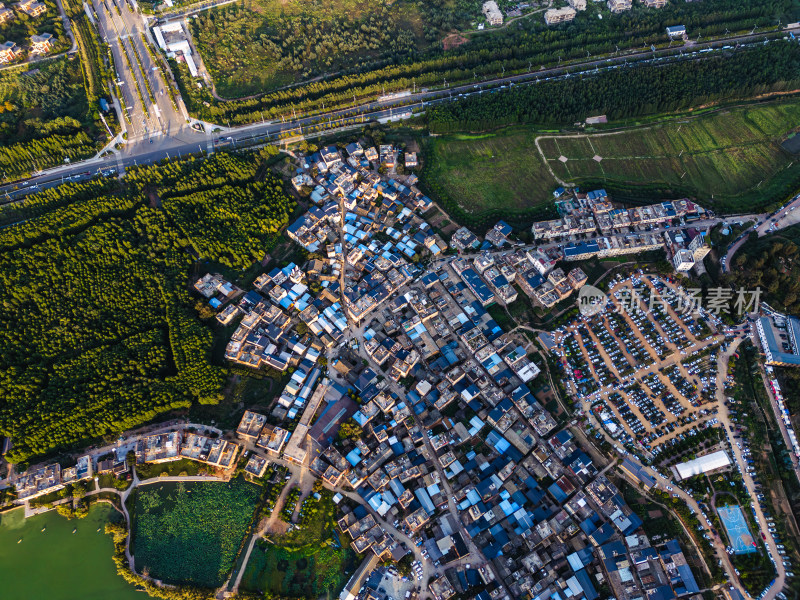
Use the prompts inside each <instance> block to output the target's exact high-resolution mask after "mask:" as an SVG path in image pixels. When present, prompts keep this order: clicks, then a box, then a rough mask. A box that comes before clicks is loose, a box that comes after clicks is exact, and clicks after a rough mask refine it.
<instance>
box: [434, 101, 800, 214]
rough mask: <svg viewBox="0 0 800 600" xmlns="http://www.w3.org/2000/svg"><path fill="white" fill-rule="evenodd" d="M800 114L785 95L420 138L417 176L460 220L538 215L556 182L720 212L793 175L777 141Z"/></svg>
mask: <svg viewBox="0 0 800 600" xmlns="http://www.w3.org/2000/svg"><path fill="white" fill-rule="evenodd" d="M798 120H800V101H797V100H792V101H776V102H773V103H770V104H759V105H754V106H743V107H738V108H732V109H728V110H723V111H719V112H714V113H710V114H706V115H703V116H699V117H687V118H685V119H680V120H669V121H666V122H664V123H661V124H657V125H647V126H637V127H631V128H627V129H623V130H621V131H619V132H614V133H589V134H585V135H580V134H565V135H549V134H544V135H540V134H539V133H538V131H537V129H536V128H534V127H526V126H516V127H513V128H509V129H505V130H502V131H500V132H498V133H496V134H490V135H483V136H481V137H480V138H478V139H470V138H469V137H466V138H465V136H462V135H458V134H455V135H444V136H440V137H436V138H432V139H430V140H429V141H428V143H427V152H426V160H427V161H428V164H427V165H426V171H425V175H424V178H423V180H424V184H425V185H426V186H429V187H431V188H432V191H433V193H434V195H435V196H436V197H437V199H438V198H440V197H445V204H446V205H447V208H448V210H451V212H454V213H455V214H456V215H457V216H461V218H462V219H464V220H467V221H470V220H472V221H477V220H481V218H482V217H485V216H486V215H492V218H497V217H499V216H507V217H509V218H511V219H512V220H514V219H516V220H518V221H521V220H525V219H528V220H533V219H534V218H539V217H541V216H543V215H544V214H547V213H545V210H546V209H547V208H548V207H549V206H551V203H552V200H553V196H552V191H553V190H554V189H555V188H556V187H557V186H559V185H560V182H561V181H563V182H567V183H573V184H579V185H581V186H582V187H583V184H595V185H603V186H605V187H606V188H607V189H609V190H611V191H612V193H613V191H614V190H615V189H617V190H620V195H621V197H622V198H631V197H632V196H642V197H644V196H647V195H648V193H651V192H652V195H653V197H655V196H656V195H657V193H656V192H655V190H656V189H657V190H659V192H660V193H663V194H666V195H672V196H676V197H677V196H681V195H689V196H692V197H696V198H698V199H700V201H701V202H703V204H704V205H707V206H710V207H712V208H714V209H716V210H718V211H720V212H739V211H748V210H754V209H758V208H761V207H763V205H764V204H765V203H766V202H769V201H770V200H774V199H779V200H782V199H783V198H782V194H783V192H784V189H785V188H786V186H787V184H789V185H791V183H792V182H794V181H795V180H798V179H800V163H798V164H794V162H793V161H792V157H791V156H789V155H787V154H786V152H784V150H783V149H782V148H781V141H782V139H783V138H784V136H785V134H786V132H787V131H789V130H791V129H792V128H793V127H796V124H797V122H798ZM537 140H538V147H537ZM596 156H599V157H601V158H602V160H600V161H599V162H598V161H597V160H595V157H596ZM562 157H563V158H566V159H567V160H566V162H564V161H563V158H562ZM712 197H713V199H712ZM483 220H485V219H483Z"/></svg>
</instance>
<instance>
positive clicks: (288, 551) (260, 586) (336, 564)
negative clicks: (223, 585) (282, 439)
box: [241, 492, 360, 599]
mask: <svg viewBox="0 0 800 600" xmlns="http://www.w3.org/2000/svg"><path fill="white" fill-rule="evenodd" d="M335 515H336V506H335V505H334V504H333V501H332V500H331V496H330V493H328V492H323V493H322V498H321V500H320V501H319V502H314V501H313V500H312V501H307V502H306V503H305V506H304V519H303V524H302V525H301V526H300V528H299V529H295V530H293V531H292V532H290V533H288V534H286V535H284V536H280V537H276V538H275V539H272V540H260V541H259V543H258V544H257V545H256V546H255V548H254V549H253V552H252V554H251V555H250V560H249V561H248V563H247V566H246V568H245V572H244V575H243V577H242V583H241V585H242V588H243V589H245V590H248V591H262V592H269V593H270V595H271V596H273V597H283V598H321V597H325V598H328V599H332V598H334V597H336V596H337V595H338V593H339V590H341V589H342V586H344V584H345V583H346V582H347V579H348V577H349V576H350V574H351V573H352V572H353V571H354V570H355V568H356V567H357V566H358V562H359V560H360V557H359V556H358V555H357V554H355V552H353V551H352V550H351V549H350V547H349V546H348V545H347V543H346V541H345V545H344V547H342V546H341V544H340V541H339V536H338V534H337V533H336V532H334V519H335Z"/></svg>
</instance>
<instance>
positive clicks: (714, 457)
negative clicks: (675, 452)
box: [675, 450, 731, 479]
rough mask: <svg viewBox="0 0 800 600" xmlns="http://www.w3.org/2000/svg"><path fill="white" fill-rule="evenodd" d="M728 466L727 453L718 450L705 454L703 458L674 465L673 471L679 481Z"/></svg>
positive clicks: (729, 461) (729, 462)
mask: <svg viewBox="0 0 800 600" xmlns="http://www.w3.org/2000/svg"><path fill="white" fill-rule="evenodd" d="M730 464H731V459H730V458H728V455H727V453H726V452H725V451H724V450H719V451H717V452H712V453H711V454H706V455H705V456H700V457H698V458H695V459H694V460H690V461H687V462H685V463H680V464H679V465H675V471H676V473H677V474H678V478H679V479H688V478H689V477H694V476H695V475H700V474H701V473H710V472H711V471H716V470H717V469H722V468H724V467H727V466H730Z"/></svg>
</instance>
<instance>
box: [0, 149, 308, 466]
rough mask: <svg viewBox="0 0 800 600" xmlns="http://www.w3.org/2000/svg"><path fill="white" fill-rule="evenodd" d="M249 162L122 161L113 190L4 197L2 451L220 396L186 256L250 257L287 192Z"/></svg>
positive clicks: (16, 453) (64, 439)
mask: <svg viewBox="0 0 800 600" xmlns="http://www.w3.org/2000/svg"><path fill="white" fill-rule="evenodd" d="M256 167H257V165H256V163H255V162H254V161H252V160H249V159H245V158H240V157H232V156H230V155H226V154H215V155H213V156H212V157H211V158H210V159H208V160H207V161H205V162H201V161H199V160H196V159H192V160H187V161H183V162H179V163H175V162H173V163H170V164H168V165H163V166H158V167H155V166H154V167H148V168H140V169H138V170H136V169H135V170H132V171H131V172H130V173H129V174H128V175H126V178H125V180H124V187H123V189H122V190H120V189H118V186H116V185H115V184H113V183H111V182H104V181H91V182H87V183H82V184H68V185H65V186H61V187H59V188H54V189H51V190H47V191H45V192H43V193H41V194H39V195H37V196H34V197H32V198H31V199H30V200H28V201H26V203H25V204H24V205H23V206H22V207H15V208H13V209H8V210H9V211H13V212H11V213H10V215H11V216H13V218H14V219H16V220H17V221H18V222H17V224H15V225H12V226H10V227H6V228H4V229H2V230H0V290H2V298H3V299H2V305H3V310H2V314H0V347H2V348H3V352H2V355H0V433H3V434H5V435H10V436H11V437H12V438H13V441H14V449H13V450H12V451H11V453H10V455H9V458H10V459H11V460H13V461H20V460H25V459H27V458H29V457H31V456H34V455H39V454H44V453H48V452H52V451H55V450H57V449H60V448H65V447H70V446H73V445H75V444H78V443H80V442H85V441H87V440H89V439H92V438H95V437H97V436H101V435H106V434H112V433H115V432H119V431H122V430H124V429H128V428H131V427H134V426H136V425H139V424H141V423H144V422H146V421H148V420H151V419H153V418H155V417H156V416H158V415H159V414H162V413H164V412H166V411H169V410H174V409H184V408H187V407H188V406H189V405H190V404H191V403H192V402H201V403H214V402H217V401H218V399H219V398H220V392H221V389H222V385H223V381H224V376H225V371H224V369H223V368H222V367H219V366H215V365H212V364H211V363H210V362H209V352H210V349H211V345H212V342H213V340H212V333H211V331H210V330H209V329H208V328H206V327H205V326H203V325H202V324H201V322H200V320H199V319H198V317H197V314H196V312H195V309H194V307H193V306H194V302H195V300H194V299H192V297H191V295H190V293H189V291H188V290H189V283H190V282H189V281H188V272H189V267H190V265H191V263H192V262H193V261H194V260H195V257H198V258H201V259H204V260H209V261H213V262H219V263H224V264H230V265H232V266H236V267H241V266H244V265H247V264H250V263H251V262H252V260H253V257H255V256H258V255H259V249H260V248H261V247H262V245H268V244H269V243H271V239H272V236H274V234H275V232H276V231H278V230H279V229H280V228H281V227H283V226H284V225H285V224H286V223H287V221H288V217H289V214H290V213H291V211H292V209H293V203H292V201H291V200H289V199H288V198H287V197H286V196H285V195H284V193H283V191H282V188H281V184H280V182H279V181H278V180H277V179H275V178H273V177H272V176H267V177H266V178H259V177H257V176H256V174H257V169H256ZM220 186H223V187H220ZM220 189H222V190H224V192H220V193H216V192H217V191H218V190H220ZM159 205H160V206H159ZM4 210H5V209H4ZM0 218H4V219H7V218H8V216H7V215H5V214H3V213H2V212H0Z"/></svg>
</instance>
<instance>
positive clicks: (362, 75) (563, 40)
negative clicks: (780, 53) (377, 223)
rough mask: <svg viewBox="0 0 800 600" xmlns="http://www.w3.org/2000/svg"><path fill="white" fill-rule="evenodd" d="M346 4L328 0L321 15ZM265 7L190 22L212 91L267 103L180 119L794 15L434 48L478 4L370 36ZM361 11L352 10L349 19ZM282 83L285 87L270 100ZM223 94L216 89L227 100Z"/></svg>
mask: <svg viewBox="0 0 800 600" xmlns="http://www.w3.org/2000/svg"><path fill="white" fill-rule="evenodd" d="M349 3H351V1H350V0H338V1H337V2H334V3H332V4H331V6H332V7H333V8H335V7H338V6H342V5H346V6H349V5H350V4H349ZM274 4H275V2H274V1H272V0H254V1H249V2H245V3H244V5H242V6H238V5H237V6H235V7H228V8H223V9H218V10H215V11H209V12H208V13H207V14H206V15H204V16H203V17H202V19H201V20H200V21H197V20H195V25H194V26H193V27H194V29H195V33H196V34H197V36H198V39H199V40H200V46H201V53H203V54H204V59H205V62H206V64H207V65H208V67H209V69H211V71H212V73H215V74H216V75H217V76H219V77H221V78H222V79H221V80H220V81H223V80H224V81H227V82H232V81H233V80H237V81H238V83H237V84H236V85H237V86H242V85H243V86H247V85H248V84H247V82H248V81H251V80H252V81H260V82H261V83H260V84H258V85H256V86H255V87H250V88H248V89H245V88H244V87H241V89H239V90H238V91H239V92H240V93H241V94H244V93H250V94H251V93H256V92H258V91H263V92H267V93H266V94H264V95H262V96H259V97H255V98H250V99H243V100H239V101H231V102H220V101H217V100H215V99H214V97H213V96H212V95H211V94H210V93H209V92H208V91H207V90H205V91H204V92H203V93H197V92H196V91H195V92H194V93H191V94H187V96H188V99H187V102H188V108H189V110H190V111H192V112H194V113H196V114H197V115H198V116H199V117H201V118H203V119H205V120H208V121H212V122H228V121H230V122H231V124H234V123H245V122H250V121H254V120H259V119H261V118H262V115H261V113H262V112H263V113H264V116H267V115H268V116H269V117H270V118H275V117H279V116H280V115H286V114H291V111H292V108H293V107H294V108H295V109H297V110H303V111H313V110H315V109H319V108H321V106H322V103H323V102H324V104H325V106H326V107H328V108H331V107H335V106H342V105H349V104H351V103H352V102H353V101H354V99H355V100H358V99H362V100H365V99H368V98H371V99H374V98H375V97H376V96H378V95H380V94H381V93H383V92H389V91H396V90H402V89H410V88H411V87H412V86H413V85H416V87H417V89H419V88H422V87H431V86H441V85H442V84H443V82H444V80H445V79H446V80H447V82H448V83H450V85H454V84H456V83H468V82H473V81H475V80H476V79H485V78H489V77H492V76H494V75H496V74H499V73H501V72H503V71H505V73H507V74H509V73H514V72H528V71H530V70H531V69H537V68H539V67H540V66H543V65H550V64H555V63H556V62H558V59H559V58H560V59H561V60H563V61H568V60H570V59H581V58H586V56H587V52H588V53H589V54H592V55H596V54H598V53H603V52H614V51H615V47H619V49H620V50H622V51H624V50H625V49H631V50H633V49H641V48H643V47H649V46H650V44H654V43H655V44H664V45H666V44H667V43H668V39H667V36H666V33H665V27H666V26H667V25H674V24H676V23H682V24H684V25H686V26H687V28H688V30H689V31H690V35H691V36H692V37H693V38H695V36H703V37H708V36H710V35H718V34H724V33H725V32H726V31H730V32H735V31H750V30H751V29H753V27H759V28H774V27H775V26H776V25H777V24H778V20H779V19H782V20H783V22H784V23H786V22H789V21H790V20H796V17H797V15H796V13H797V12H798V11H800V7H798V6H797V4H796V3H795V2H793V1H792V0H754V1H752V2H748V3H742V2H740V1H739V0H716V1H714V2H692V3H687V2H673V3H670V4H668V6H667V7H665V8H663V9H661V10H651V9H646V8H644V7H643V6H641V5H639V4H637V5H636V6H635V7H634V9H633V10H631V11H629V12H626V13H624V14H622V15H611V14H610V13H608V11H607V10H606V9H605V8H602V7H601V8H598V6H597V5H594V4H593V3H590V6H589V9H588V10H587V11H586V12H585V13H581V16H580V18H578V19H576V20H575V21H574V22H572V23H570V24H564V25H561V26H558V27H552V28H548V27H547V26H546V25H545V24H544V21H543V19H542V18H541V15H540V14H537V15H533V16H531V17H530V18H524V19H520V20H518V21H515V22H513V23H512V24H510V25H509V26H508V27H505V28H503V29H501V30H498V31H491V32H489V31H488V30H487V31H485V32H480V33H479V34H478V33H476V34H468V36H467V37H465V38H463V40H461V41H465V43H462V44H460V45H458V44H449V45H448V47H447V49H445V44H444V43H443V38H444V36H445V34H446V33H449V32H451V31H452V30H451V29H449V27H451V26H452V25H453V24H455V25H456V26H457V27H463V26H464V24H465V22H466V21H467V20H468V19H465V16H466V15H471V19H473V20H475V21H482V20H483V18H482V16H481V15H480V14H479V12H478V11H479V6H477V3H475V4H473V3H471V2H469V1H468V0H463V1H461V2H447V1H445V0H441V1H439V2H433V3H418V2H410V1H406V2H396V3H395V4H394V5H393V6H392V10H393V11H400V13H399V14H401V15H405V17H406V18H405V19H403V18H400V17H398V18H397V19H389V20H385V21H383V22H381V23H380V24H379V26H377V28H376V26H375V23H374V22H372V21H370V20H369V19H370V17H369V16H364V17H363V20H361V18H356V17H354V16H349V17H348V18H347V19H345V18H344V17H343V16H341V15H339V16H335V17H331V20H330V21H325V22H324V23H323V22H322V21H320V20H319V17H315V16H313V15H312V14H311V11H309V12H302V11H301V12H299V13H298V12H297V10H298V9H297V8H296V6H297V3H288V4H287V5H286V8H285V12H284V8H282V7H281V8H276V6H274ZM603 6H604V5H603ZM401 9H402V10H401ZM375 10H376V11H378V12H379V9H378V8H376V9H375ZM292 11H294V12H292ZM362 11H363V6H362V7H361V8H360V9H359V11H358V12H357V13H355V14H361V12H362ZM598 11H601V12H602V14H601V13H600V12H598ZM345 13H347V11H342V14H345ZM411 13H414V14H415V15H416V17H415V18H414V19H411V18H408V15H409V14H411ZM347 14H348V15H352V13H347ZM392 14H396V13H392ZM598 16H603V18H602V19H598V18H597V17H598ZM309 32H310V34H309ZM412 33H413V34H414V35H415V36H416V40H417V46H416V47H417V50H415V51H409V50H408V48H407V45H406V43H405V41H404V40H408V39H410V38H409V36H410V35H411V34H412ZM309 35H310V37H308V36H309ZM386 35H388V36H389V38H390V40H391V42H390V43H388V44H387V43H384V42H383V41H382V40H384V39H385V38H386ZM420 38H422V39H420ZM434 40H435V41H434ZM306 42H308V43H306ZM423 42H424V43H423ZM420 49H422V50H420ZM178 70H179V71H181V70H180V69H178ZM238 72H241V76H240V75H237V73H238ZM179 77H181V78H182V79H184V81H183V88H185V89H186V90H191V89H192V88H193V87H195V86H194V85H193V83H192V82H191V81H188V80H187V78H188V73H187V72H181V73H179ZM289 83H295V85H293V86H290V87H285V88H282V89H280V90H275V87H276V86H279V85H287V84H289ZM234 87H235V86H232V87H231V88H229V89H228V90H227V91H229V92H231V93H234V92H236V89H234ZM218 91H219V90H218ZM241 94H240V95H241ZM223 95H224V94H223Z"/></svg>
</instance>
